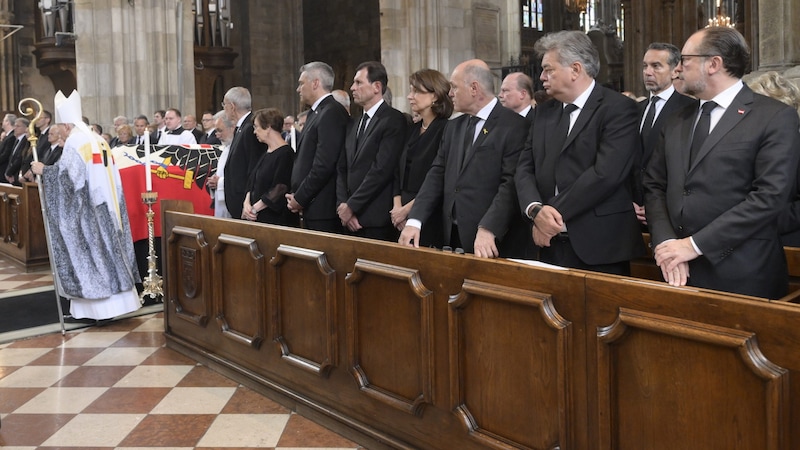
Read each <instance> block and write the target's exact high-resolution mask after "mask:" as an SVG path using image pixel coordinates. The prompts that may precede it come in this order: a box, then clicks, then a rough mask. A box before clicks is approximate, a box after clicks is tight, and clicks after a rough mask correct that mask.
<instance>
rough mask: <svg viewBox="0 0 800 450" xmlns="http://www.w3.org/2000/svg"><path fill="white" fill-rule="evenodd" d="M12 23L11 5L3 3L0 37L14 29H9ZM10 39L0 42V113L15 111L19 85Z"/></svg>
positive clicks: (0, 18) (0, 13)
mask: <svg viewBox="0 0 800 450" xmlns="http://www.w3.org/2000/svg"><path fill="white" fill-rule="evenodd" d="M13 21H14V12H13V11H11V5H10V4H8V3H7V2H3V4H2V10H0V25H3V28H2V30H0V32H1V33H2V36H0V37H3V38H5V36H7V35H9V34H11V33H12V32H13V31H14V29H13V28H11V27H10V25H11V24H12V23H13ZM12 39H13V37H12V38H9V39H3V40H2V41H0V101H2V104H0V111H14V112H16V111H17V105H16V103H15V100H16V98H17V95H16V86H17V84H18V83H19V81H18V79H17V74H18V73H19V69H18V68H17V64H16V60H17V58H16V54H15V52H14V48H15V47H14V46H13V45H12V42H13V41H12Z"/></svg>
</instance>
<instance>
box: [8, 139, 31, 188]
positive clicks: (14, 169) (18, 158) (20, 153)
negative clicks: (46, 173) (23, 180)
mask: <svg viewBox="0 0 800 450" xmlns="http://www.w3.org/2000/svg"><path fill="white" fill-rule="evenodd" d="M14 145H16V142H15V143H14ZM28 147H30V142H28V137H27V136H24V137H23V138H22V141H21V142H20V143H19V147H17V151H16V152H14V153H12V154H11V156H10V158H9V160H8V166H7V167H6V171H5V176H7V177H12V178H14V181H13V184H19V172H20V171H21V170H22V168H23V166H25V161H26V160H27V159H28V158H29V157H31V156H30V153H29V152H28ZM11 150H12V152H13V150H14V148H13V147H12V149H11ZM27 165H28V166H30V162H29V163H28V164H27ZM4 182H5V181H4Z"/></svg>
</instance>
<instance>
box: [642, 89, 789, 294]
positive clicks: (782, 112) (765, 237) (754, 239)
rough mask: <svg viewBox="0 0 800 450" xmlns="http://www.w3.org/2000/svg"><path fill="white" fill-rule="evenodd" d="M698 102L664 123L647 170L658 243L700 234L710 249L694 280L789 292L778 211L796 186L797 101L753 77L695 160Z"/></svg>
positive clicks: (695, 266) (694, 264)
mask: <svg viewBox="0 0 800 450" xmlns="http://www.w3.org/2000/svg"><path fill="white" fill-rule="evenodd" d="M698 110H699V106H698V103H697V102H696V103H695V104H694V105H692V106H689V107H687V108H684V109H682V110H681V111H679V112H678V113H677V114H675V115H674V116H673V117H671V118H670V120H669V121H668V122H667V123H666V124H665V125H664V129H663V130H662V135H663V136H664V138H663V139H661V140H659V144H658V145H657V146H656V149H655V152H654V153H653V156H652V158H650V162H649V164H648V166H647V171H646V172H645V178H644V188H645V205H646V206H645V211H646V214H647V223H648V226H649V227H650V234H651V237H652V243H653V246H654V247H655V246H656V245H658V244H660V243H662V242H664V241H665V240H667V239H680V238H686V237H689V236H691V237H692V239H693V240H694V242H695V244H696V245H697V247H698V248H699V249H700V250H701V251H702V252H703V255H702V256H700V257H699V258H696V259H694V260H692V261H690V262H689V275H690V278H689V283H690V284H691V285H692V286H698V287H706V288H711V289H718V290H723V291H729V292H737V293H741V294H748V295H756V296H760V297H767V298H777V297H780V296H783V295H785V294H786V291H787V288H788V287H787V283H788V274H787V268H786V258H785V254H784V252H783V247H782V246H781V242H780V240H779V237H778V228H777V217H778V215H779V214H780V213H781V212H783V211H784V210H785V209H786V205H787V202H788V200H789V199H790V198H791V197H792V196H793V195H794V193H795V177H796V173H797V164H798V159H799V158H800V153H799V152H798V149H799V148H800V133H799V132H798V128H800V120H798V116H797V111H795V110H794V109H793V108H791V107H789V106H787V105H784V104H783V103H781V102H779V101H777V100H773V99H770V98H767V97H764V96H762V95H758V94H754V93H753V91H751V90H750V88H748V87H747V86H746V85H745V86H743V88H742V90H741V91H740V92H739V93H738V94H737V95H736V97H735V98H734V100H733V102H732V103H731V105H730V106H729V107H728V108H727V109H726V110H725V112H724V113H723V115H722V117H721V118H720V120H719V122H718V123H717V125H716V126H715V127H714V129H713V130H712V131H711V134H709V135H708V138H706V140H705V142H704V143H703V146H702V147H701V148H700V150H699V152H698V154H697V156H696V157H695V159H694V161H690V155H689V153H690V147H691V139H692V129H693V127H694V122H695V119H696V117H697V112H698Z"/></svg>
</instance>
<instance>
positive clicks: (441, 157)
mask: <svg viewBox="0 0 800 450" xmlns="http://www.w3.org/2000/svg"><path fill="white" fill-rule="evenodd" d="M468 121H469V116H467V115H466V114H465V115H462V116H460V117H458V118H455V119H452V120H451V121H450V122H448V123H447V126H446V127H445V130H444V133H443V136H442V142H441V145H440V147H439V152H438V153H437V155H436V159H435V160H434V162H433V165H432V166H431V169H430V171H428V174H427V175H426V177H425V182H424V183H422V187H421V188H420V191H419V193H418V194H417V198H416V200H415V201H414V206H413V207H412V208H411V212H410V213H409V218H411V219H417V220H420V221H422V227H423V228H425V221H426V219H427V218H428V217H430V216H431V215H433V214H441V215H442V227H443V229H442V232H443V235H444V242H445V243H447V242H450V234H451V230H452V226H453V219H457V222H458V234H459V237H460V239H461V244H462V245H463V247H464V250H465V251H466V252H469V253H473V252H474V251H475V236H476V234H477V233H478V227H483V228H486V229H487V230H489V231H491V232H492V233H494V235H495V238H496V239H497V240H498V241H500V248H498V250H500V256H503V257H505V256H507V255H508V253H507V252H506V251H505V249H506V248H510V247H514V246H515V245H513V244H517V245H516V246H519V247H522V246H524V243H509V242H508V241H507V240H506V241H504V238H505V237H506V234H507V232H508V230H509V228H510V227H512V224H514V222H516V223H517V225H516V226H521V225H522V224H523V222H522V219H521V218H520V217H519V215H518V214H516V211H515V209H516V208H515V204H516V194H515V190H514V171H515V169H516V166H517V161H518V160H519V153H520V151H521V150H522V147H523V146H524V145H525V136H526V135H527V128H526V126H525V124H526V122H525V118H523V117H522V116H520V115H519V114H517V113H515V112H514V111H511V110H509V109H506V108H505V107H503V106H502V105H501V104H500V102H497V104H496V105H495V107H494V108H493V109H492V112H491V113H490V114H489V117H488V118H487V120H486V122H485V123H484V125H483V127H482V129H481V131H480V132H479V133H478V137H477V139H476V140H475V143H474V144H473V145H472V150H471V151H470V154H469V155H468V156H467V159H466V161H464V163H463V166H462V160H463V158H464V149H463V146H464V133H465V130H466V128H467V125H468ZM439 205H441V207H439ZM454 211H455V214H456V217H453V212H454Z"/></svg>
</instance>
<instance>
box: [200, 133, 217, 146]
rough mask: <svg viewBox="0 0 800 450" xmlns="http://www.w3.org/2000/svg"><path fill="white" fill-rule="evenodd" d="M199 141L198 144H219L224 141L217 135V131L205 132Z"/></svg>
mask: <svg viewBox="0 0 800 450" xmlns="http://www.w3.org/2000/svg"><path fill="white" fill-rule="evenodd" d="M197 143H198V144H208V145H214V144H217V145H219V144H222V142H221V141H220V140H219V138H218V137H217V134H216V133H211V134H208V133H203V135H202V136H200V139H198V140H197Z"/></svg>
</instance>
